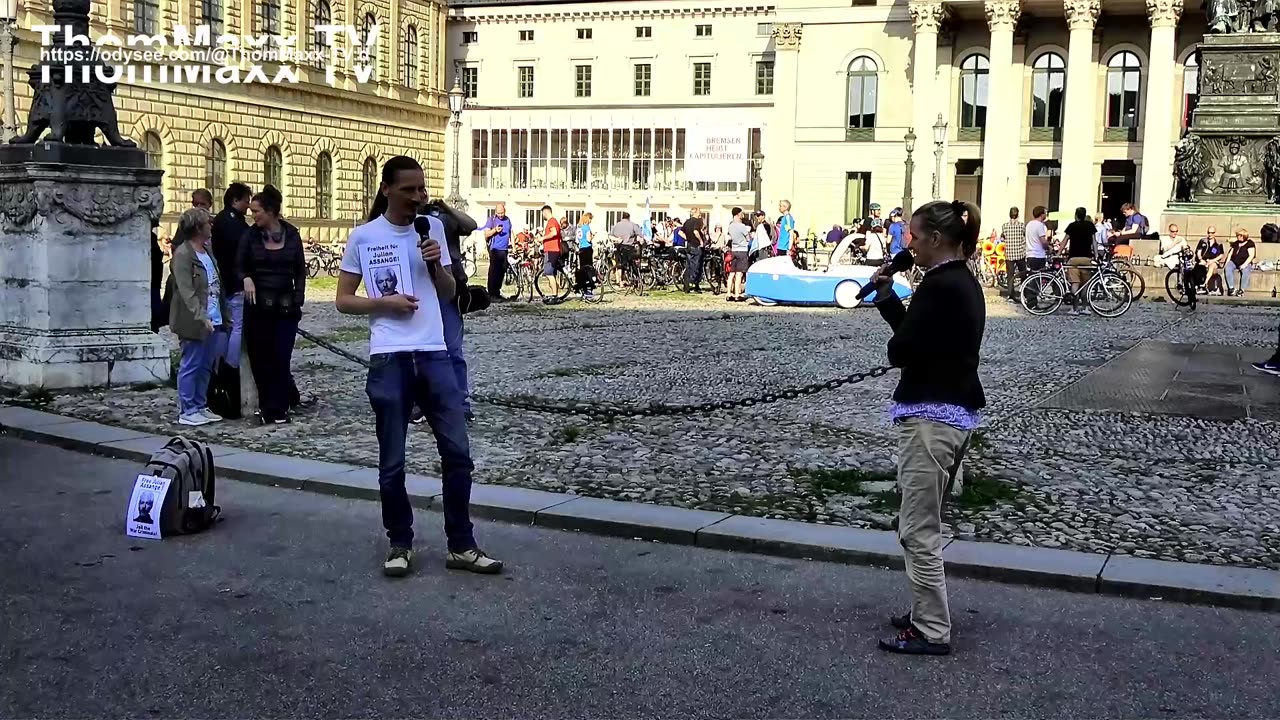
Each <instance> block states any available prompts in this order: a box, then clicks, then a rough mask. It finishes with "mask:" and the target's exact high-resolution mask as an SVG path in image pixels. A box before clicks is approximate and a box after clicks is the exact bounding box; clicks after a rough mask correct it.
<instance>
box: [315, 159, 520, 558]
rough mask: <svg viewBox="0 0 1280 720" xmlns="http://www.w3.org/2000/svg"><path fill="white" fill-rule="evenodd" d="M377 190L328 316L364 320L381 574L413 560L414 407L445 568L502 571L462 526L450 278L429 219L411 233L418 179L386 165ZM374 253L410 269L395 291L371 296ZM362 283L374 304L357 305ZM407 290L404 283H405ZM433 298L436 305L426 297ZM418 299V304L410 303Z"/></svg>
mask: <svg viewBox="0 0 1280 720" xmlns="http://www.w3.org/2000/svg"><path fill="white" fill-rule="evenodd" d="M382 180H383V181H382V185H381V187H380V188H379V192H378V197H377V200H376V201H375V202H374V206H373V210H372V211H371V213H370V219H369V222H367V223H365V224H364V225H361V226H360V227H358V228H356V229H355V230H353V231H352V232H351V236H350V238H349V239H348V240H347V247H346V250H345V252H344V253H343V255H342V263H341V265H340V266H339V269H340V270H341V272H340V273H339V274H338V293H337V303H336V304H337V308H338V312H341V313H345V314H348V315H368V316H369V378H368V383H367V385H366V388H365V391H366V393H367V394H368V395H369V403H370V405H371V406H372V407H373V413H374V416H375V418H376V426H377V436H378V486H379V494H380V496H381V500H382V523H383V525H384V526H385V527H386V530H387V538H388V539H389V540H390V541H391V552H390V554H389V555H388V556H387V559H386V561H385V562H384V563H383V566H382V570H383V573H384V574H386V575H388V576H392V577H401V576H404V575H407V574H408V573H409V570H410V565H411V561H412V559H413V549H412V548H413V507H412V505H410V504H409V496H408V492H407V491H406V489H405V438H406V435H407V434H408V429H409V418H410V415H411V413H412V411H413V407H414V405H415V403H416V404H417V405H418V406H419V407H421V408H422V410H423V412H424V413H425V414H426V417H427V422H428V423H429V424H430V425H431V431H432V433H433V434H434V435H435V438H436V447H437V449H438V450H439V452H440V467H441V473H440V476H441V484H442V494H443V509H444V529H445V535H446V536H447V537H448V554H447V556H446V559H445V566H446V567H448V568H452V569H461V570H470V571H472V572H478V573H484V574H496V573H498V572H501V571H502V563H501V562H498V561H497V560H494V559H492V558H490V557H489V556H488V555H486V554H485V553H484V551H483V550H481V549H480V548H479V547H478V546H477V545H476V541H475V538H474V536H473V535H472V525H471V517H470V504H471V472H472V470H473V469H474V467H475V466H474V465H473V464H472V461H471V448H470V442H469V440H468V438H467V423H466V419H465V417H464V414H463V404H462V403H463V395H462V389H461V388H460V387H459V386H458V379H457V376H456V374H455V373H454V371H453V365H452V363H451V362H450V360H449V355H448V345H447V344H446V343H445V334H444V333H445V330H444V323H443V320H442V318H441V314H440V301H442V300H443V301H449V300H451V299H452V298H453V296H454V294H455V292H456V289H457V285H456V283H455V282H454V278H453V274H452V272H451V268H450V265H451V261H450V258H449V255H448V253H442V252H441V246H442V245H443V244H444V242H445V233H444V225H443V224H442V223H441V222H440V220H439V219H438V218H434V217H428V218H427V220H428V221H429V223H430V230H429V232H428V236H427V237H426V238H423V237H421V236H420V235H419V234H418V232H417V231H415V230H414V224H413V223H414V218H415V217H416V216H417V214H418V209H419V208H420V207H421V206H422V204H423V202H424V201H425V200H426V179H425V176H424V174H423V172H422V167H421V166H420V165H419V164H418V163H417V161H415V160H413V159H412V158H408V157H405V156H398V157H394V158H391V159H390V160H388V161H387V164H386V165H385V166H384V167H383V170H382ZM374 248H376V249H377V250H378V257H379V258H385V257H387V256H388V255H391V256H394V257H395V258H397V259H398V260H403V262H404V264H406V265H407V266H408V268H409V273H408V275H407V277H406V278H402V279H401V284H400V290H401V292H399V293H397V294H395V295H386V296H382V295H378V293H377V291H376V288H373V289H370V288H368V287H367V284H368V283H367V281H365V275H366V274H368V275H369V276H370V278H372V276H373V275H372V271H369V272H368V273H366V270H367V269H368V264H369V258H370V257H371V256H372V255H373V253H372V252H371V251H372V250H373V249H374ZM362 281H365V282H366V291H367V292H368V293H369V294H370V295H373V296H375V297H360V296H358V295H356V290H357V289H358V288H359V287H360V284H361V282H362ZM406 281H407V282H406ZM433 295H435V296H436V297H432V296H433ZM419 297H422V298H424V299H423V300H422V301H419Z"/></svg>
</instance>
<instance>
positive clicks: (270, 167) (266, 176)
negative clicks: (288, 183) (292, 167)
mask: <svg viewBox="0 0 1280 720" xmlns="http://www.w3.org/2000/svg"><path fill="white" fill-rule="evenodd" d="M262 182H263V184H264V185H274V186H275V188H276V189H277V190H279V191H281V192H284V156H282V155H281V154H280V148H278V147H276V146H275V145H272V146H271V147H269V148H267V152H266V154H265V155H263V158H262Z"/></svg>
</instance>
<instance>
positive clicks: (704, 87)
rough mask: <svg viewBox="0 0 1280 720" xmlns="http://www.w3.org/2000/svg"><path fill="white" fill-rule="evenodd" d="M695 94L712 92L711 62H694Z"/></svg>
mask: <svg viewBox="0 0 1280 720" xmlns="http://www.w3.org/2000/svg"><path fill="white" fill-rule="evenodd" d="M693 94H694V95H710V94H711V63H709V62H698V63H694V64H693Z"/></svg>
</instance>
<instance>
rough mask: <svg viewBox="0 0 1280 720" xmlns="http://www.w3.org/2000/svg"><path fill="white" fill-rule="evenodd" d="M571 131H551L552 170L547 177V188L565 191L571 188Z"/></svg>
mask: <svg viewBox="0 0 1280 720" xmlns="http://www.w3.org/2000/svg"><path fill="white" fill-rule="evenodd" d="M569 152H570V149H569V131H568V130H552V131H551V170H550V172H549V173H548V175H547V187H549V188H551V189H552V190H564V189H565V188H567V187H569Z"/></svg>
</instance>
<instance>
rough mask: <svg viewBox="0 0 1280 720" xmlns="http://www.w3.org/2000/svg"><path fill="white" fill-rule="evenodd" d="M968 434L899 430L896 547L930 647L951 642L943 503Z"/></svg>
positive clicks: (942, 428) (912, 425) (911, 421)
mask: <svg viewBox="0 0 1280 720" xmlns="http://www.w3.org/2000/svg"><path fill="white" fill-rule="evenodd" d="M968 446H969V432H968V431H966V430H957V429H955V428H953V427H951V426H950V425H945V424H943V423H937V422H933V421H932V420H924V419H921V418H907V419H906V420H903V421H902V422H901V423H899V425H898V487H899V488H900V489H901V490H902V505H901V507H900V508H899V509H898V542H900V543H902V558H903V561H904V563H905V564H906V569H907V580H908V581H909V582H910V583H911V595H912V603H911V622H912V623H913V624H914V625H915V626H916V629H918V630H919V631H920V633H921V634H922V635H924V636H925V638H926V639H927V640H928V641H929V642H939V643H946V642H951V611H950V609H949V608H948V607H947V579H946V575H945V574H944V573H943V569H942V547H943V542H942V502H943V500H944V499H945V498H946V496H947V492H948V490H949V486H950V484H951V483H952V481H953V480H954V479H955V477H956V473H957V471H958V470H959V469H960V463H961V462H962V461H963V460H964V453H965V450H966V449H967V448H968Z"/></svg>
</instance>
